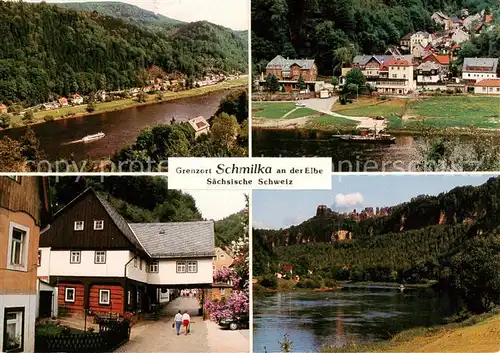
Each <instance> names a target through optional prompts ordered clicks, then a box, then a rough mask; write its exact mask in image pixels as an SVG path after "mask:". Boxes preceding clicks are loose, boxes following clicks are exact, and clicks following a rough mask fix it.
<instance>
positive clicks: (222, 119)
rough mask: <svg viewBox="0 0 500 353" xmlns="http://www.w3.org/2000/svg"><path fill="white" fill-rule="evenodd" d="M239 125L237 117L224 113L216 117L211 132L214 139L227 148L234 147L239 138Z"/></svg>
mask: <svg viewBox="0 0 500 353" xmlns="http://www.w3.org/2000/svg"><path fill="white" fill-rule="evenodd" d="M238 130H239V125H238V121H237V120H236V117H235V116H233V115H231V116H230V115H228V114H226V113H222V114H221V115H219V116H217V117H215V119H214V121H213V124H212V128H211V129H210V132H211V134H212V136H213V139H214V140H215V141H216V142H217V143H220V144H221V145H223V146H225V147H231V146H233V144H234V142H235V140H236V137H237V136H238Z"/></svg>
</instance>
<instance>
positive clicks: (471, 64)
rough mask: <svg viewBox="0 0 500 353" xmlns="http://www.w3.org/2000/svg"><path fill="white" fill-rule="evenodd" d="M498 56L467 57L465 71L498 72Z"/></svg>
mask: <svg viewBox="0 0 500 353" xmlns="http://www.w3.org/2000/svg"><path fill="white" fill-rule="evenodd" d="M497 67H498V58H465V59H464V64H463V71H473V72H490V73H496V72H497Z"/></svg>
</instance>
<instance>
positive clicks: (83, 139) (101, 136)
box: [82, 131, 106, 142]
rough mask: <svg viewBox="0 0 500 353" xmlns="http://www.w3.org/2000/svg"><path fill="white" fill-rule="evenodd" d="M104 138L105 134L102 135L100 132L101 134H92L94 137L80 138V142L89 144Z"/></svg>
mask: <svg viewBox="0 0 500 353" xmlns="http://www.w3.org/2000/svg"><path fill="white" fill-rule="evenodd" d="M104 136H106V134H104V132H102V131H101V132H98V133H97V134H94V135H87V136H85V137H84V138H82V141H83V142H91V141H95V140H99V139H102V138H103V137H104Z"/></svg>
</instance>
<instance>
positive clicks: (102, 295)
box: [99, 289, 111, 305]
mask: <svg viewBox="0 0 500 353" xmlns="http://www.w3.org/2000/svg"><path fill="white" fill-rule="evenodd" d="M110 298H111V291H110V290H109V289H99V304H100V305H109V301H110Z"/></svg>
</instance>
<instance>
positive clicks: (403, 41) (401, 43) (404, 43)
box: [399, 32, 413, 52]
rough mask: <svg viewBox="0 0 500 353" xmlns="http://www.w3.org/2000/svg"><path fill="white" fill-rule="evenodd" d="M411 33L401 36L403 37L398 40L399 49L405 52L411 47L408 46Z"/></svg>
mask: <svg viewBox="0 0 500 353" xmlns="http://www.w3.org/2000/svg"><path fill="white" fill-rule="evenodd" d="M412 35H413V32H411V33H408V34H406V35H405V36H403V38H401V39H400V40H399V47H400V48H401V50H403V51H405V52H409V51H410V48H411V47H410V39H411V36H412Z"/></svg>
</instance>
